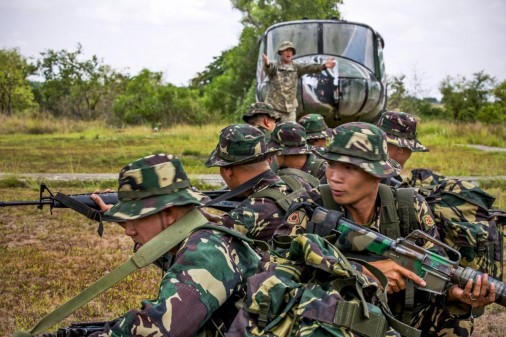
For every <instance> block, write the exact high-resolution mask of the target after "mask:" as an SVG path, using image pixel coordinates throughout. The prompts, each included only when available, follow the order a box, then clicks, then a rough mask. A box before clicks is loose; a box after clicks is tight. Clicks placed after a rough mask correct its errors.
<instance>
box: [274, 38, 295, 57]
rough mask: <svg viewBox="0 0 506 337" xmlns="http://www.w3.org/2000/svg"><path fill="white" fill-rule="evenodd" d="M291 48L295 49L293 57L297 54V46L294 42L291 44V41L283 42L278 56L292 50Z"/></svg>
mask: <svg viewBox="0 0 506 337" xmlns="http://www.w3.org/2000/svg"><path fill="white" fill-rule="evenodd" d="M290 48H292V49H293V55H295V54H297V52H296V50H295V46H294V45H293V43H292V42H290V41H283V42H282V43H281V45H280V46H279V49H278V54H281V52H282V51H284V50H287V49H290Z"/></svg>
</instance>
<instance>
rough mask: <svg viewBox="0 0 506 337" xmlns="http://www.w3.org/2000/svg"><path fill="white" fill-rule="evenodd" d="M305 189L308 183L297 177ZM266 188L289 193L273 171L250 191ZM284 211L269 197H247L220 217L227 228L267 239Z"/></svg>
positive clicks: (256, 237)
mask: <svg viewBox="0 0 506 337" xmlns="http://www.w3.org/2000/svg"><path fill="white" fill-rule="evenodd" d="M298 181H299V182H300V183H301V185H303V187H304V189H305V190H309V189H310V187H309V184H307V182H305V181H303V180H302V179H298ZM267 188H271V189H275V190H278V191H280V192H281V193H283V194H285V195H286V194H288V193H291V192H292V191H291V190H290V188H289V187H288V185H287V184H286V183H285V182H283V180H281V178H280V177H279V176H278V175H276V174H275V173H274V172H272V171H270V173H269V174H268V175H267V176H266V177H265V178H264V179H262V180H260V181H259V182H258V183H257V184H256V185H255V186H254V187H253V189H252V192H253V193H255V192H260V191H262V190H265V189H267ZM302 198H305V194H301V195H300V199H302ZM284 216H285V211H284V210H283V209H282V208H281V207H280V206H278V204H276V202H275V201H274V200H272V199H270V198H255V197H251V196H250V197H249V198H247V199H245V200H244V201H243V202H241V204H240V205H239V206H238V207H237V208H235V209H233V210H232V211H230V212H229V213H228V214H225V215H224V216H223V217H222V220H221V222H222V224H223V225H225V226H226V227H229V228H234V229H235V230H237V231H239V232H240V233H243V234H245V235H246V236H248V237H251V238H254V239H259V240H266V241H267V240H269V239H271V238H272V235H273V234H274V231H275V230H276V229H277V228H278V226H279V225H281V222H282V220H283V217H284Z"/></svg>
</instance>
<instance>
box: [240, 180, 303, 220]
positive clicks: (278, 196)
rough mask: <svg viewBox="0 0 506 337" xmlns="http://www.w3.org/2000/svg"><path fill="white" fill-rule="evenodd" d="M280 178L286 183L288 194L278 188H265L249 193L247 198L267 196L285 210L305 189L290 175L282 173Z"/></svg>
mask: <svg viewBox="0 0 506 337" xmlns="http://www.w3.org/2000/svg"><path fill="white" fill-rule="evenodd" d="M280 178H281V180H283V181H284V182H285V184H287V185H288V187H289V188H290V190H291V191H292V192H290V193H289V194H284V193H283V192H281V191H279V190H276V189H272V188H266V189H263V190H261V191H258V192H254V193H252V194H251V195H249V196H248V199H253V198H269V199H271V200H273V201H274V202H275V203H276V204H277V205H278V206H279V207H280V208H282V209H283V210H284V211H285V212H286V211H288V208H290V205H291V204H292V202H293V201H294V200H295V198H297V197H298V196H299V195H301V194H302V193H304V192H306V189H305V188H304V187H303V186H302V184H301V183H299V182H298V181H297V179H295V178H294V177H292V176H289V175H284V176H282V177H280Z"/></svg>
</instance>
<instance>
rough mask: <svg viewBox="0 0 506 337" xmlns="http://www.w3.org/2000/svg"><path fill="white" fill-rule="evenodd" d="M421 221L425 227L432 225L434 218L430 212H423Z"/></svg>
mask: <svg viewBox="0 0 506 337" xmlns="http://www.w3.org/2000/svg"><path fill="white" fill-rule="evenodd" d="M422 221H423V223H424V224H425V226H426V227H427V228H430V227H433V226H434V219H433V218H432V216H431V215H430V214H425V215H424V216H423V219H422Z"/></svg>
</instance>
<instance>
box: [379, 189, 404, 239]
mask: <svg viewBox="0 0 506 337" xmlns="http://www.w3.org/2000/svg"><path fill="white" fill-rule="evenodd" d="M379 197H380V201H381V226H380V232H381V234H383V235H386V236H388V237H389V238H391V239H397V238H399V237H401V230H400V226H399V223H400V222H399V215H398V214H397V207H396V203H395V198H396V196H395V194H394V191H393V189H392V188H391V187H390V186H388V185H385V184H379Z"/></svg>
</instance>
